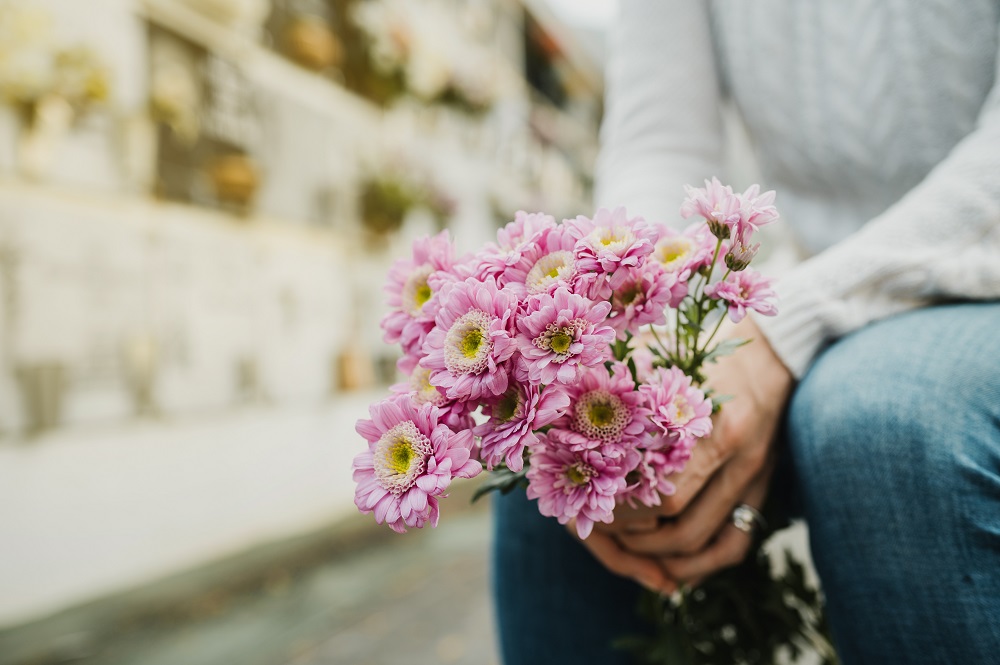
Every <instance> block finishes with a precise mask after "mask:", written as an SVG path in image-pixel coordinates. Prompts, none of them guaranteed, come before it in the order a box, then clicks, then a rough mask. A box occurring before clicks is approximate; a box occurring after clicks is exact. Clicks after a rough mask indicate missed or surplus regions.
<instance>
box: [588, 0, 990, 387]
mask: <svg viewBox="0 0 1000 665" xmlns="http://www.w3.org/2000/svg"><path fill="white" fill-rule="evenodd" d="M705 26H708V27H707V31H708V33H709V38H708V39H706V38H705V32H706V28H705ZM998 33H1000V2H997V1H996V0H990V1H987V0H963V2H962V3H959V4H956V3H953V2H948V1H947V0H826V1H817V2H789V1H788V0H753V2H747V1H746V0H715V1H714V2H712V3H704V2H695V1H691V2H679V1H674V2H670V3H655V4H654V3H649V2H642V1H641V0H631V1H628V0H626V1H625V2H623V5H622V17H621V21H620V25H619V27H618V29H617V30H616V33H615V34H616V36H615V37H614V38H613V40H612V60H611V62H610V63H609V71H608V94H609V98H608V113H607V116H606V120H605V127H604V129H603V139H604V143H605V149H604V150H603V152H602V157H601V160H600V161H599V164H598V188H597V190H598V203H600V204H609V203H614V204H618V205H621V204H625V205H628V206H629V207H630V208H631V207H634V206H633V200H634V201H636V202H637V203H638V204H639V206H640V207H641V210H640V212H642V213H644V214H647V215H652V216H654V217H657V218H660V219H672V218H675V217H676V212H675V208H676V199H677V192H678V191H679V187H680V184H681V183H682V182H685V181H687V182H698V181H700V180H701V178H703V177H705V176H707V175H710V174H712V173H716V172H717V171H718V164H719V161H718V159H719V147H718V143H717V141H718V139H717V137H718V134H719V122H718V116H717V112H716V111H715V110H714V108H717V106H718V104H719V101H720V92H719V91H720V89H724V90H725V91H726V92H727V94H729V95H730V96H731V97H732V98H733V100H734V102H735V104H736V106H737V108H738V109H739V111H740V113H741V115H742V116H743V118H744V121H745V122H746V125H747V128H748V129H749V131H750V135H751V138H752V139H753V141H754V146H755V150H756V152H757V155H758V159H759V161H760V164H761V168H762V170H763V173H764V177H765V179H766V183H765V184H766V186H767V187H769V188H775V189H777V190H778V203H779V209H780V210H781V212H782V213H783V216H784V218H785V219H786V220H787V222H788V224H789V225H790V226H791V228H792V229H793V231H794V232H795V234H796V235H797V236H798V237H799V239H800V241H801V243H802V244H803V246H805V247H806V248H808V250H809V251H811V252H812V253H813V254H814V256H812V257H811V258H809V259H808V260H806V261H804V262H803V263H802V264H801V265H799V266H798V267H796V268H795V269H793V270H792V271H791V272H790V273H789V274H788V275H786V277H785V278H784V279H783V280H782V281H781V283H779V285H778V290H779V293H780V295H781V313H780V314H779V315H778V316H777V317H775V318H773V319H764V318H758V319H757V322H758V324H759V325H760V326H761V328H762V329H763V331H764V333H765V334H766V335H767V337H768V339H769V341H770V342H771V344H772V346H774V348H775V350H776V351H777V353H778V354H779V356H781V358H782V359H783V360H784V361H785V363H786V364H787V365H788V367H789V368H790V369H791V370H792V372H793V373H794V374H796V375H797V376H801V375H802V374H803V373H804V372H805V370H806V369H807V368H808V366H809V365H810V363H811V362H812V359H813V358H814V357H815V355H816V353H817V352H818V351H819V350H820V349H821V348H822V346H823V345H824V344H825V343H827V342H828V341H830V340H832V339H835V338H836V337H839V336H841V335H843V334H845V333H847V332H850V331H851V330H854V329H856V328H858V327H860V326H863V325H865V324H866V323H869V322H871V321H873V320H876V319H879V318H883V317H885V316H889V315H891V314H894V313H897V312H900V311H903V310H906V309H910V308H913V307H920V306H925V305H928V304H932V303H934V302H937V301H941V300H945V299H953V298H973V299H995V298H1000V86H997V85H995V79H996V73H997V71H998V68H1000V56H998ZM655 35H660V37H659V39H658V38H657V37H655ZM668 39H673V40H675V41H673V42H671V44H670V45H668V44H667V41H668ZM706 61H708V62H713V63H714V67H713V68H712V69H713V71H712V73H711V74H706V72H705V70H706V66H705V62H706ZM692 65H693V66H692ZM678 90H683V91H684V92H683V94H680V93H678V92H677V91H678ZM691 100H694V103H691ZM639 115H641V116H642V117H643V123H642V124H641V125H639V126H633V125H631V124H630V123H632V121H633V120H634V119H635V117H636V116H639ZM654 118H655V121H654ZM677 136H682V137H683V145H684V146H686V147H687V150H679V151H677V150H673V148H675V147H676V146H677V145H678V143H679V141H678V140H677V139H676V138H672V137H677ZM693 148H696V149H697V150H696V151H693V150H692V149H693ZM699 169H704V170H699ZM678 178H683V179H682V180H678ZM998 327H1000V321H998Z"/></svg>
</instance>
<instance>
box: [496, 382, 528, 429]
mask: <svg viewBox="0 0 1000 665" xmlns="http://www.w3.org/2000/svg"><path fill="white" fill-rule="evenodd" d="M520 403H521V397H520V395H519V394H518V392H517V389H514V390H508V391H507V392H506V393H504V395H503V397H501V398H500V401H499V402H497V405H496V406H495V407H494V408H493V417H494V418H496V419H497V420H499V421H500V422H502V423H505V422H508V421H510V420H511V419H512V418H513V417H514V415H515V414H516V413H517V407H518V406H520Z"/></svg>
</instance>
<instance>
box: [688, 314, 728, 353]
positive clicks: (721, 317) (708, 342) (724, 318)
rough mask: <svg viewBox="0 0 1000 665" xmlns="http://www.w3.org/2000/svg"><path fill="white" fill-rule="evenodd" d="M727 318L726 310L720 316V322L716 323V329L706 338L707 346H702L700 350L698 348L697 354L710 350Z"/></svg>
mask: <svg viewBox="0 0 1000 665" xmlns="http://www.w3.org/2000/svg"><path fill="white" fill-rule="evenodd" d="M725 320H726V314H725V312H723V313H722V316H720V317H719V322H718V323H716V324H715V329H714V330H712V334H711V335H709V336H708V339H706V340H705V346H703V347H702V349H701V351H700V352H699V351H697V350H696V351H695V355H697V354H698V353H704V352H705V351H708V347H709V345H710V344H711V343H712V340H713V339H714V338H715V335H716V333H718V332H719V328H721V327H722V323H723V322H724V321H725Z"/></svg>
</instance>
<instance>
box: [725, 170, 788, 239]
mask: <svg viewBox="0 0 1000 665" xmlns="http://www.w3.org/2000/svg"><path fill="white" fill-rule="evenodd" d="M739 199H740V214H739V219H738V220H737V221H736V224H735V226H734V231H735V234H734V236H735V237H738V238H740V239H741V242H742V243H743V244H744V245H746V244H749V242H750V235H751V234H752V233H753V232H754V231H758V230H759V229H760V227H762V226H764V225H765V224H770V223H771V222H773V221H775V220H776V219H778V209H777V208H775V207H774V190H771V191H768V192H764V193H763V194H761V193H760V185H750V187H749V188H748V189H747V191H745V192H743V193H742V194H741V195H740V197H739Z"/></svg>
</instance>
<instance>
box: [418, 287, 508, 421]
mask: <svg viewBox="0 0 1000 665" xmlns="http://www.w3.org/2000/svg"><path fill="white" fill-rule="evenodd" d="M440 299H441V300H440V309H439V310H438V313H437V317H436V318H435V320H434V329H433V330H431V332H430V333H428V335H427V340H426V341H425V342H424V348H423V350H424V353H425V357H424V359H423V360H421V361H420V365H421V366H422V367H425V368H427V369H429V370H431V376H430V382H431V384H433V385H435V386H439V387H441V388H444V390H445V395H446V396H447V397H448V399H458V400H463V401H465V400H478V399H481V398H483V397H489V396H492V395H501V394H503V393H504V392H505V391H506V390H507V372H508V370H507V368H506V367H505V366H504V363H506V362H507V360H509V359H510V357H511V356H512V355H513V354H514V351H516V350H517V346H516V344H515V343H514V339H513V328H514V315H515V313H516V312H517V305H518V302H517V298H516V297H515V296H514V294H512V293H511V292H509V291H506V290H503V289H498V288H497V285H496V282H495V281H494V280H493V278H492V277H490V278H488V279H487V280H486V281H485V282H479V281H477V280H476V279H474V278H469V279H467V280H465V281H464V282H456V283H454V284H450V285H448V286H446V287H445V288H444V290H443V291H442V292H441V294H440Z"/></svg>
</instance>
